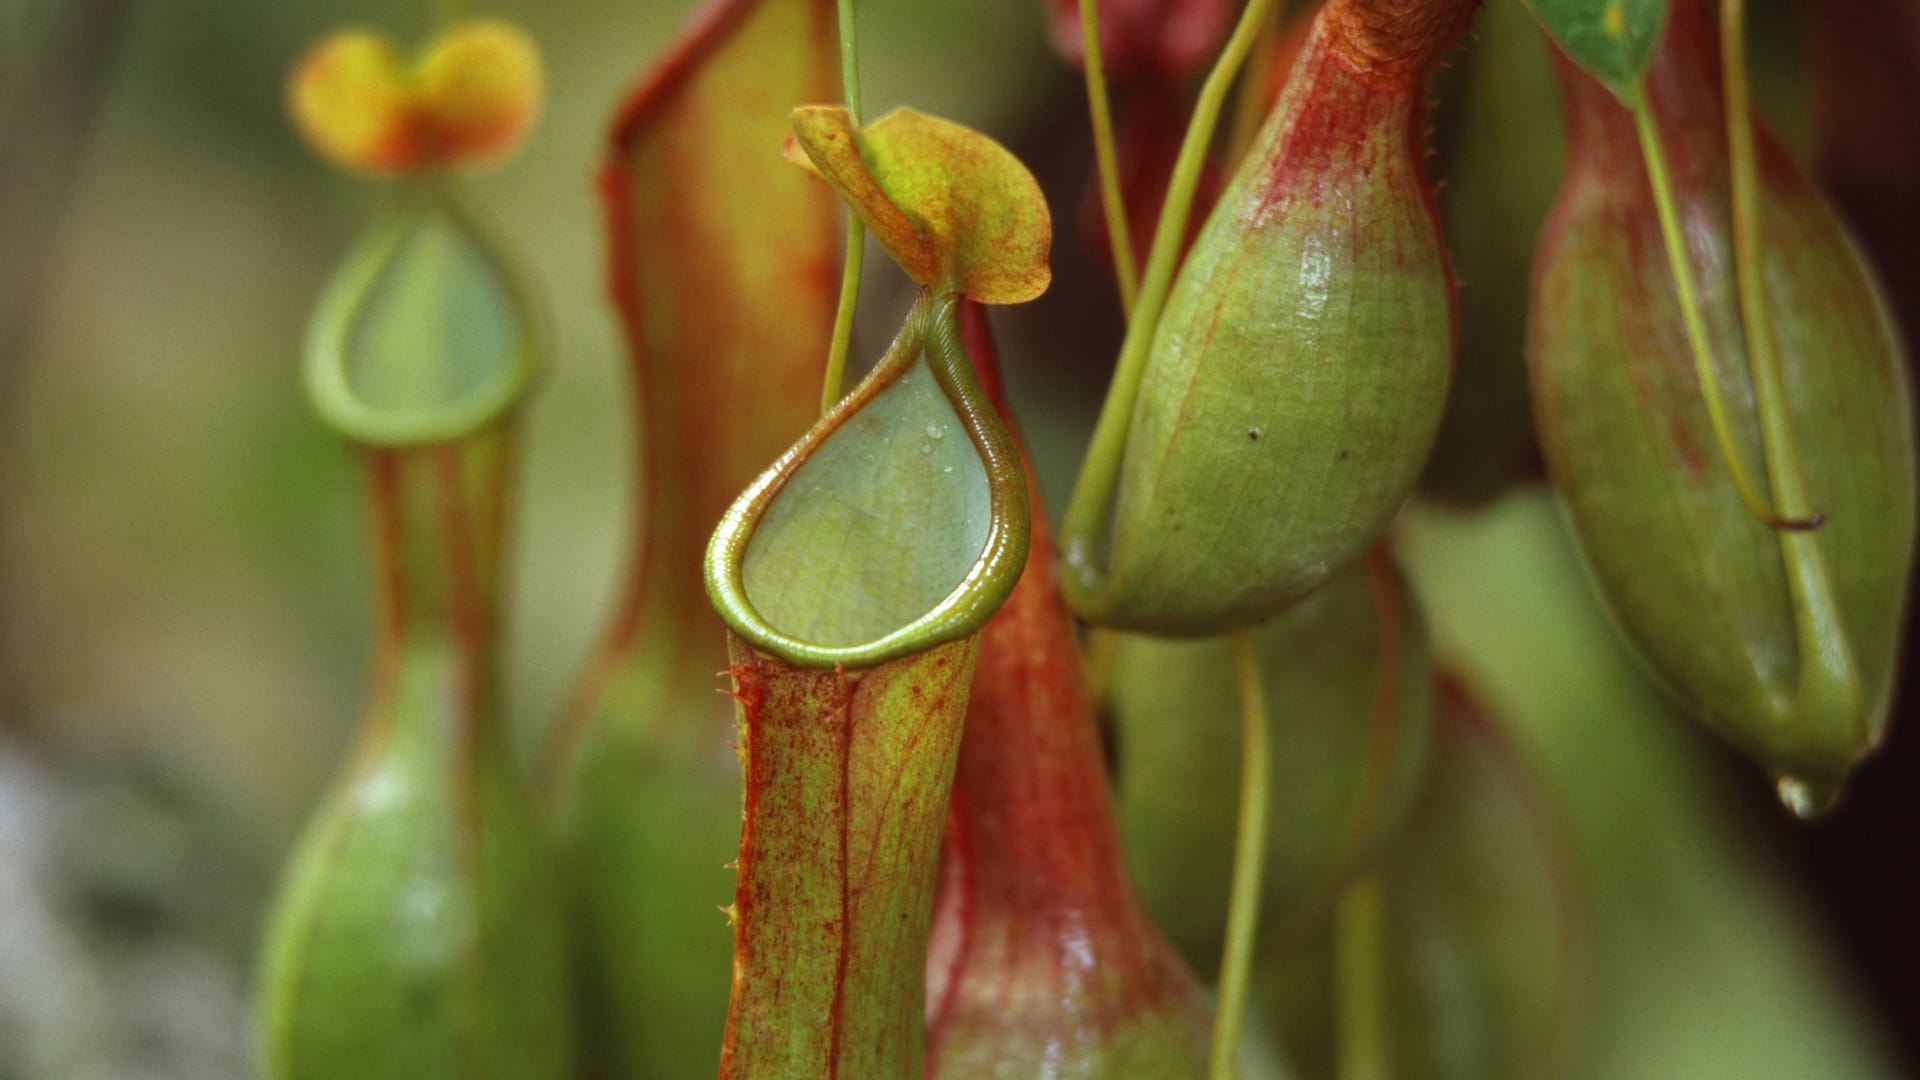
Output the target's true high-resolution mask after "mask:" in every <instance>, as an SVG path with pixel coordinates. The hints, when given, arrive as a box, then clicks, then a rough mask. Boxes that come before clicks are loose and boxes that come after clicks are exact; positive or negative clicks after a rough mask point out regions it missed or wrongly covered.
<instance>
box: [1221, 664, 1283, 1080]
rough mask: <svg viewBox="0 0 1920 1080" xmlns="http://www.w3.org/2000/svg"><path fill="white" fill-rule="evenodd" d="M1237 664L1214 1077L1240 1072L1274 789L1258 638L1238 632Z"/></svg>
mask: <svg viewBox="0 0 1920 1080" xmlns="http://www.w3.org/2000/svg"><path fill="white" fill-rule="evenodd" d="M1232 641H1233V667H1234V673H1235V675H1236V676H1237V679H1238V682H1239V684H1240V740H1241V744H1240V822H1239V825H1238V826H1237V827H1236V829H1235V831H1234V841H1233V886H1232V892H1231V893H1229V894H1228V899H1227V941H1226V946H1225V949H1224V951H1223V952H1222V954H1221V957H1220V997H1219V1001H1218V1003H1217V1004H1216V1006H1215V1009H1216V1011H1215V1012H1214V1016H1213V1052H1212V1056H1211V1061H1212V1064H1211V1067H1210V1068H1209V1070H1208V1075H1209V1076H1210V1077H1211V1080H1233V1078H1234V1077H1235V1076H1237V1075H1238V1074H1239V1068H1238V1063H1239V1060H1240V1024H1241V1021H1242V1020H1243V1019H1244V1018H1245V1016H1246V1011H1247V978H1248V974H1249V973H1250V971H1251V969H1252V967H1253V947H1254V941H1255V938H1256V937H1257V935H1258V931H1259V929H1260V879H1261V875H1262V872H1263V866H1262V864H1263V863H1264V862H1265V861H1266V854H1267V804H1268V801H1269V796H1270V794H1271V793H1270V792H1269V791H1268V784H1269V777H1268V773H1269V768H1270V765H1269V761H1268V757H1267V755H1268V749H1267V737H1268V732H1267V691H1266V685H1265V683H1263V682H1262V681H1261V677H1260V663H1259V660H1258V659H1257V658H1256V657H1255V656H1254V652H1253V637H1252V635H1250V634H1248V633H1247V632H1246V631H1240V632H1238V633H1236V634H1234V635H1233V638H1232Z"/></svg>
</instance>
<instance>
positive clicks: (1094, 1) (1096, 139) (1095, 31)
mask: <svg viewBox="0 0 1920 1080" xmlns="http://www.w3.org/2000/svg"><path fill="white" fill-rule="evenodd" d="M1080 41H1081V53H1082V62H1081V65H1080V66H1081V68H1082V69H1083V70H1084V71H1085V72H1086V76H1087V108H1088V110H1089V111H1090V112H1092V114H1093V159H1094V161H1095V162H1096V163H1097V164H1098V166H1099V172H1100V207H1101V209H1102V210H1103V211H1104V212H1105V216H1106V219H1107V245H1108V246H1109V247H1111V248H1113V273H1114V276H1115V277H1117V278H1119V280H1120V310H1121V311H1122V312H1124V313H1126V314H1127V315H1128V316H1129V317H1131V316H1132V314H1133V303H1134V298H1135V296H1136V295H1137V294H1138V293H1139V291H1140V278H1139V270H1138V268H1137V267H1135V266H1134V264H1133V228H1132V225H1131V223H1129V222H1128V221H1127V204H1126V202H1125V201H1124V200H1123V199H1122V198H1121V197H1120V160H1119V153H1118V151H1116V150H1115V148H1114V139H1113V105H1112V103H1111V102H1110V101H1109V100H1108V97H1107V73H1106V66H1105V64H1104V62H1103V61H1102V59H1101V52H1100V4H1099V0H1080Z"/></svg>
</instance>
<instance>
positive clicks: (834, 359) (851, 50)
mask: <svg viewBox="0 0 1920 1080" xmlns="http://www.w3.org/2000/svg"><path fill="white" fill-rule="evenodd" d="M838 10H839V18H840V93H841V97H842V99H843V100H844V101H845V102H846V106H847V113H848V115H850V116H852V117H853V122H854V123H855V124H858V123H860V55H859V49H858V41H857V39H856V37H855V30H854V21H853V0H839V6H838ZM866 240H867V229H866V226H864V225H862V224H860V218H859V216H858V215H856V214H853V213H851V212H849V213H848V214H847V252H846V258H845V260H844V261H843V262H842V263H841V264H840V306H839V307H838V308H836V309H835V310H834V313H833V344H832V345H831V346H830V347H829V348H828V350H827V372H826V376H825V377H824V378H823V379H822V380H821V384H820V412H821V413H822V414H825V413H826V412H827V410H829V409H831V408H833V403H834V402H836V401H838V400H840V387H841V385H842V384H843V383H845V382H846V378H847V353H848V351H849V350H851V349H852V347H853V316H854V310H855V309H856V308H857V307H858V306H859V303H860V264H861V261H862V260H863V259H864V258H865V257H866V247H867V244H866Z"/></svg>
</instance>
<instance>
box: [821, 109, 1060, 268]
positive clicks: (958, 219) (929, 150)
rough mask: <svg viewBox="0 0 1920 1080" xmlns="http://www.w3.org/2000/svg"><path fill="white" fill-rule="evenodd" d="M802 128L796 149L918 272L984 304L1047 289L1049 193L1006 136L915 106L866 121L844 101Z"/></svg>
mask: <svg viewBox="0 0 1920 1080" xmlns="http://www.w3.org/2000/svg"><path fill="white" fill-rule="evenodd" d="M793 132H794V136H793V140H792V141H791V142H789V143H788V145H787V157H788V158H789V159H791V160H794V161H796V162H797V163H800V164H803V165H808V166H810V167H811V168H813V169H814V170H815V171H816V172H818V173H819V174H820V175H821V176H823V177H825V178H826V180H827V182H828V183H830V184H832V185H833V187H834V190H836V191H838V192H839V193H840V196H841V198H844V199H846V200H847V205H849V206H851V207H852V208H853V212H854V213H855V214H857V215H859V217H860V220H861V221H863V222H865V223H866V226H867V228H868V229H869V230H871V231H872V232H873V234H874V235H875V236H876V237H878V238H879V239H880V243H881V244H882V245H883V246H884V247H886V249H887V253H888V254H890V255H892V256H893V258H894V260H895V261H896V262H898V263H899V264H900V267H901V269H903V270H905V271H906V272H907V275H908V276H909V277H911V278H913V279H914V280H915V281H918V282H919V283H920V284H922V285H925V286H927V287H928V288H931V289H935V290H937V291H940V292H954V293H959V294H961V295H963V296H966V297H968V298H970V299H973V300H978V301H980V302H981V303H983V304H1018V303H1021V302H1023V301H1027V300H1031V299H1033V298H1034V297H1036V296H1039V295H1040V294H1041V293H1043V292H1045V291H1046V289H1047V285H1048V283H1049V282H1050V281H1051V280H1052V277H1053V273H1052V270H1051V269H1049V267H1048V265H1047V252H1048V249H1049V248H1050V247H1051V246H1052V244H1053V223H1052V219H1051V218H1050V217H1049V216H1048V213H1047V202H1046V198H1045V197H1044V196H1042V195H1041V193H1040V185H1039V183H1038V182H1037V181H1036V180H1034V178H1033V174H1032V173H1030V172H1028V171H1027V169H1026V166H1024V165H1022V164H1020V160H1019V159H1018V158H1016V157H1014V156H1013V155H1012V154H1011V153H1009V152H1008V151H1007V149H1006V148H1005V147H1003V146H1001V145H1000V144H999V143H997V142H994V141H993V140H992V139H989V138H988V137H986V136H985V135H982V134H980V133H979V132H977V131H974V130H973V129H971V128H966V127H962V126H960V125H959V124H955V123H953V122H951V121H948V120H942V119H940V118H938V117H934V116H928V115H926V114H925V113H920V112H915V111H914V110H912V109H895V110H894V111H892V112H890V113H888V114H887V115H885V116H883V117H881V118H880V119H878V120H876V121H874V122H873V123H871V124H869V125H867V126H866V127H864V128H857V127H855V126H854V123H853V118H852V117H851V116H849V115H848V113H847V110H845V109H843V108H840V107H838V106H831V105H809V106H805V107H803V108H799V109H795V110H794V112H793Z"/></svg>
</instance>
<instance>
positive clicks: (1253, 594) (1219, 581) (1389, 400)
mask: <svg viewBox="0 0 1920 1080" xmlns="http://www.w3.org/2000/svg"><path fill="white" fill-rule="evenodd" d="M1417 104H1418V91H1417V89H1416V88H1415V87H1413V86H1411V85H1408V86H1402V85H1400V84H1399V83H1397V82H1394V81H1391V80H1388V81H1385V82H1381V81H1375V80H1373V79H1372V78H1370V77H1368V76H1364V75H1360V74H1357V73H1355V72H1354V70H1353V69H1352V68H1350V67H1349V66H1347V64H1346V63H1345V62H1344V61H1343V60H1341V59H1339V58H1338V57H1337V56H1333V55H1331V54H1330V53H1329V52H1328V50H1327V48H1326V47H1325V46H1324V45H1323V44H1322V43H1321V41H1320V38H1319V37H1316V38H1315V39H1314V40H1313V41H1310V42H1309V43H1308V45H1307V46H1306V47H1305V51H1304V52H1303V54H1302V58H1301V60H1300V63H1299V65H1298V66H1296V68H1295V69H1294V73H1293V76H1292V78H1291V80H1290V81H1289V83H1288V85H1287V89H1286V91H1285V92H1284V94H1283V95H1282V98H1281V100H1280V103H1279V104H1278V105H1277V106H1276V108H1275V111H1274V114H1273V117H1272V118H1271V119H1270V120H1269V122H1268V124H1267V127H1266V129H1265V130H1264V132H1263V133H1262V134H1261V136H1260V138H1259V140H1258V141H1257V142H1256V144H1255V146H1254V148H1253V150H1252V151H1251V152H1250V153H1249V154H1248V156H1247V160H1246V163H1245V164H1244V165H1243V166H1242V167H1241V169H1240V171H1239V172H1238V174H1236V176H1235V178H1234V181H1233V183H1232V185H1231V186H1230V187H1229V188H1228V190H1227V192H1226V194H1225V195H1224V196H1222V198H1221V199H1220V202H1219V204H1218V205H1217V207H1216V208H1215V210H1214V212H1213V215H1212V217H1211V218H1209V219H1208V221H1207V224H1206V226H1205V228H1204V229H1203V230H1202V231H1201V233H1200V235H1199V237H1198V239H1197V240H1196V241H1195V242H1194V246H1193V249H1192V251H1191V252H1190V253H1189V254H1188V256H1187V260H1186V263H1185V265H1184V267H1183V268H1182V270H1181V272H1180V276H1179V278H1178V279H1177V280H1176V281H1175V283H1174V286H1173V291H1172V293H1171V295H1170V296H1169V298H1168V301H1167V307H1166V311H1165V313H1164V315H1163V316H1162V317H1161V320H1160V323H1159V326H1158V330H1157V334H1156V337H1155V340H1154V344H1153V349H1152V352H1151V355H1150V357H1149V359H1148V361H1147V366H1146V370H1145V374H1144V379H1143V381H1142V385H1141V390H1140V397H1139V401H1138V404H1137V405H1136V407H1135V410H1134V414H1133V420H1132V427H1131V429H1130V433H1129V435H1128V439H1127V446H1126V452H1125V456H1124V459H1123V462H1122V465H1121V472H1120V481H1119V487H1118V492H1117V499H1116V503H1115V507H1114V513H1113V519H1112V525H1111V540H1110V548H1109V556H1108V559H1107V571H1108V590H1109V592H1110V596H1109V597H1108V598H1106V599H1105V600H1104V601H1103V602H1102V603H1099V604H1095V605H1093V606H1092V607H1091V609H1089V608H1088V605H1086V604H1082V603H1080V602H1079V601H1078V600H1076V604H1077V605H1078V606H1080V607H1082V608H1083V611H1082V614H1083V615H1086V616H1087V617H1089V618H1091V619H1093V620H1094V621H1097V622H1102V623H1107V624H1111V625H1115V626H1119V627H1122V628H1126V629H1137V630H1144V631H1149V632H1153V633H1161V634H1181V635H1195V634H1209V633H1217V632H1219V631H1221V630H1225V629H1230V628H1233V627H1237V626H1245V625H1250V624H1252V623H1255V622H1258V621H1260V620H1261V619H1263V618H1265V617H1267V616H1269V615H1272V614H1273V613H1274V612H1276V611H1278V610H1279V609H1280V608H1281V607H1283V606H1285V605H1286V604H1287V603H1289V602H1290V601H1292V600H1294V599H1297V598H1298V597H1299V596H1301V595H1303V594H1304V593H1306V592H1307V591H1308V590H1310V589H1311V588H1313V587H1314V586H1315V585H1318V584H1319V583H1320V582H1322V581H1324V580H1326V579H1327V577H1328V576H1329V575H1330V574H1332V573H1333V572H1335V571H1337V570H1338V569H1339V568H1340V567H1341V566H1343V565H1345V564H1347V563H1349V562H1351V561H1353V560H1354V559H1356V558H1358V557H1359V556H1360V554H1361V553H1362V552H1363V551H1365V550H1366V548H1367V547H1368V546H1369V545H1370V544H1372V543H1373V541H1374V540H1375V539H1376V538H1377V537H1378V536H1379V534H1380V533H1381V531H1382V530H1384V529H1385V528H1386V526H1387V524H1388V522H1389V521H1391V520H1392V518H1393V515H1394V514H1395V513H1396V512H1397V511H1398V510H1399V508H1400V505H1401V503H1402V502H1403V501H1404V500H1405V499H1406V496H1407V494H1408V492H1409V491H1410V490H1411V489H1412V486H1413V483H1414V480H1415V477H1416V476H1417V475H1418V473H1419V470H1420V467H1421V465H1422V464H1423V462H1424V461H1425V458H1426V455H1427V452H1428V450H1429V448H1430V447H1431V446H1432V443H1433V438H1434V433H1435V431H1436V430H1437V428H1438V426H1439V422H1440V414H1441V410H1442V409H1443V407H1444V406H1445V404H1446V391H1447V381H1448V369H1449V364H1450V357H1451V350H1452V335H1453V331H1452V324H1451V315H1450V311H1449V300H1448V290H1449V287H1450V286H1449V283H1448V279H1447V271H1446V263H1445V257H1444V254H1443V252H1442V250H1441V245H1440V238H1439V235H1438V230H1437V227H1436V223H1435V220H1434V215H1433V211H1432V208H1431V204H1430V202H1429V199H1428V196H1427V191H1426V181H1425V180H1424V178H1423V177H1422V176H1421V173H1420V164H1419V162H1418V161H1417V160H1415V158H1414V156H1413V154H1412V153H1411V152H1410V147H1411V146H1412V139H1411V134H1412V125H1413V124H1414V123H1415V116H1416V111H1415V110H1416V106H1417ZM1330 118H1331V119H1330ZM1329 125H1332V126H1331V128H1329Z"/></svg>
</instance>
